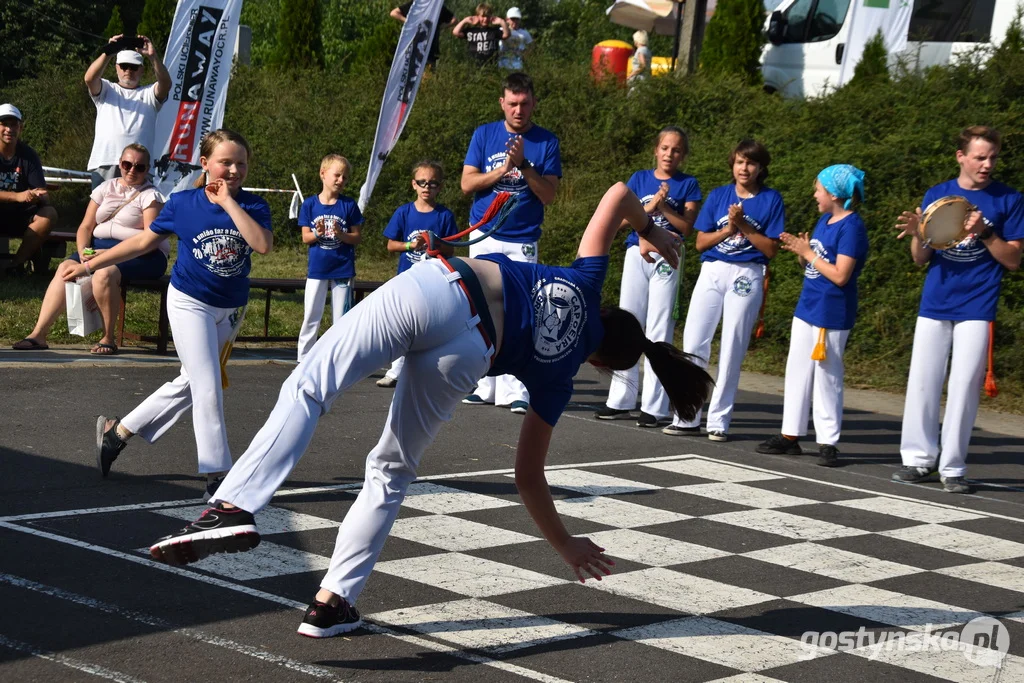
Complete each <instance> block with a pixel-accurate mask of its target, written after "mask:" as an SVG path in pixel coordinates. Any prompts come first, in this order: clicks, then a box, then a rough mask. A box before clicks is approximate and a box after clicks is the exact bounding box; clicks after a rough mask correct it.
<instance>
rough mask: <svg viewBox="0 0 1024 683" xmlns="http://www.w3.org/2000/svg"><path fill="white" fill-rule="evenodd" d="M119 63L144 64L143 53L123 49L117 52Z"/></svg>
mask: <svg viewBox="0 0 1024 683" xmlns="http://www.w3.org/2000/svg"><path fill="white" fill-rule="evenodd" d="M117 63H118V64H135V65H136V66H142V55H140V54H139V53H138V52H136V51H135V50H121V51H120V52H118V53H117Z"/></svg>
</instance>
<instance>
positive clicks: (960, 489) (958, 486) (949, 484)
mask: <svg viewBox="0 0 1024 683" xmlns="http://www.w3.org/2000/svg"><path fill="white" fill-rule="evenodd" d="M942 490H943V491H945V492H946V493H973V492H974V489H973V488H971V485H970V484H968V483H967V480H966V479H965V478H963V477H942Z"/></svg>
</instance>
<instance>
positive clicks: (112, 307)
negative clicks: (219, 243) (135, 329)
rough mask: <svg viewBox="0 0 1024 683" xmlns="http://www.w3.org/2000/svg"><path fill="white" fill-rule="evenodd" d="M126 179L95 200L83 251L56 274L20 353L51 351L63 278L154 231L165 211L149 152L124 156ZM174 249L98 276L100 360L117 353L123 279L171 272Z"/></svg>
mask: <svg viewBox="0 0 1024 683" xmlns="http://www.w3.org/2000/svg"><path fill="white" fill-rule="evenodd" d="M120 167H121V177H120V178H114V179H113V180H108V181H106V182H104V183H102V184H101V185H99V186H98V187H97V188H96V189H95V190H93V191H92V194H91V195H90V201H89V206H88V207H87V208H86V210H85V217H83V218H82V224H81V225H80V226H78V239H77V243H78V251H77V252H76V253H74V254H72V255H71V256H70V257H69V258H68V260H66V261H64V262H63V263H61V264H60V265H59V266H58V267H57V274H56V275H54V276H53V280H51V281H50V286H49V287H48V288H47V289H46V294H45V295H44V296H43V305H42V308H41V309H40V311H39V319H38V320H37V321H36V326H35V327H34V328H32V332H31V334H29V335H28V336H27V337H25V338H24V339H22V340H21V341H20V342H18V343H16V344H15V345H14V347H13V348H15V349H17V350H20V351H31V350H41V349H46V348H49V347H48V346H47V344H46V336H47V335H48V334H49V333H50V328H51V327H53V323H54V322H55V321H56V320H57V317H58V316H59V315H60V314H61V313H62V312H63V311H64V308H65V296H64V273H65V272H66V271H67V269H68V268H70V267H72V266H73V265H75V264H77V263H81V262H82V261H86V262H88V261H89V260H90V259H92V258H94V257H95V256H96V255H97V254H99V253H100V252H102V251H104V250H106V249H109V248H111V247H112V246H114V245H115V244H117V243H118V242H121V241H122V240H125V239H128V238H129V237H132V236H133V235H137V234H138V232H139V231H140V230H143V229H145V228H147V227H148V226H149V224H150V223H152V222H153V220H154V219H155V218H156V216H157V214H159V213H160V209H161V208H163V205H164V204H163V201H164V200H163V197H162V196H161V195H160V193H159V192H157V190H156V188H155V187H153V184H152V183H150V182H149V179H148V178H147V177H146V173H147V171H149V150H147V149H146V148H145V147H143V146H142V145H138V144H131V145H128V146H127V147H125V148H124V150H123V151H122V152H121V161H120ZM169 253H170V247H169V246H168V245H167V242H166V240H165V241H164V242H162V243H161V245H160V249H158V250H155V251H152V252H150V253H148V254H144V255H142V256H139V257H137V258H133V259H132V260H130V261H125V262H124V263H119V264H117V265H116V266H110V267H107V268H101V269H99V270H97V271H96V272H95V273H93V276H92V291H93V295H94V296H95V297H96V303H97V304H99V307H100V313H101V314H102V316H103V337H102V338H101V339H100V340H99V342H98V343H97V344H96V345H95V346H93V347H92V352H93V353H95V354H100V355H110V354H114V353H117V346H116V345H115V344H114V325H115V324H116V323H117V314H118V310H119V302H120V296H119V293H118V290H119V289H120V286H121V280H122V279H126V280H151V279H153V278H158V277H160V276H161V275H163V274H164V271H165V270H167V256H168V254H169Z"/></svg>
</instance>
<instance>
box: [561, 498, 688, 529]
mask: <svg viewBox="0 0 1024 683" xmlns="http://www.w3.org/2000/svg"><path fill="white" fill-rule="evenodd" d="M636 500H642V498H641V497H640V496H637V497H636ZM555 509H556V510H558V513H559V514H562V515H566V516H568V517H578V518H580V519H587V520H590V521H591V522H597V523H598V524H604V525H605V526H613V527H617V528H619V529H630V528H632V527H636V526H648V525H651V524H666V523H668V522H678V521H681V520H684V519H691V517H690V515H684V514H682V513H680V512H670V511H669V510H659V509H658V508H652V507H647V506H646V505H637V504H636V503H629V502H626V501H624V500H618V499H617V498H604V497H598V496H587V497H585V498H566V499H565V500H556V501H555Z"/></svg>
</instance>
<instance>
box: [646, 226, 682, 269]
mask: <svg viewBox="0 0 1024 683" xmlns="http://www.w3.org/2000/svg"><path fill="white" fill-rule="evenodd" d="M682 239H683V238H682V237H680V236H679V235H678V234H676V233H674V232H672V231H671V230H666V229H665V228H660V227H658V226H657V225H655V226H652V227H651V231H650V232H649V233H647V237H641V238H640V256H641V258H643V260H644V261H647V262H648V263H654V260H655V259H654V256H653V255H652V254H655V253H656V254H661V257H662V258H663V259H665V261H666V262H667V263H668V264H669V265H670V266H672V268H673V269H675V268H678V267H679V243H680V242H681V241H682Z"/></svg>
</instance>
